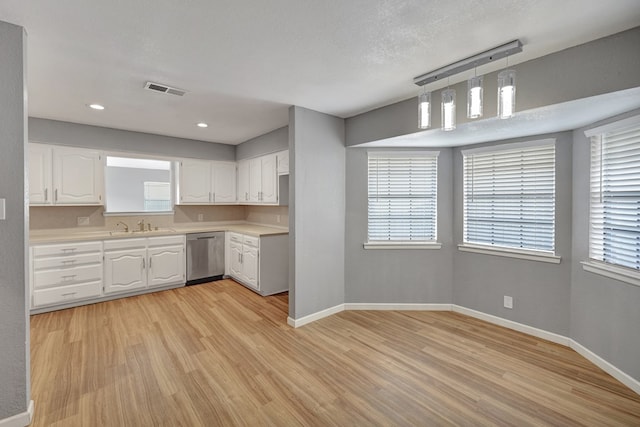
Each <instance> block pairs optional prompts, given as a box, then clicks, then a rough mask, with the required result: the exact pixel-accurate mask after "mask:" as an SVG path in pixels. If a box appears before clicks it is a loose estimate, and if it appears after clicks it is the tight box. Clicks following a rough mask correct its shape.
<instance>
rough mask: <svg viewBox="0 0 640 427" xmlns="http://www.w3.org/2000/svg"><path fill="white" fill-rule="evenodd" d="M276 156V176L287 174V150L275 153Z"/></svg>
mask: <svg viewBox="0 0 640 427" xmlns="http://www.w3.org/2000/svg"><path fill="white" fill-rule="evenodd" d="M276 154H277V156H278V175H287V174H289V150H285V151H281V152H279V153H276Z"/></svg>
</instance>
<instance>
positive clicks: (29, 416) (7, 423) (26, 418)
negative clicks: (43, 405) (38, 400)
mask: <svg viewBox="0 0 640 427" xmlns="http://www.w3.org/2000/svg"><path fill="white" fill-rule="evenodd" d="M33 410H34V406H33V400H31V401H30V402H29V407H28V408H27V410H26V411H25V412H22V413H20V414H16V415H14V416H12V417H9V418H5V419H4V420H0V427H26V426H28V425H29V424H31V420H33Z"/></svg>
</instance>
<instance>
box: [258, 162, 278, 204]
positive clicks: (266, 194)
mask: <svg viewBox="0 0 640 427" xmlns="http://www.w3.org/2000/svg"><path fill="white" fill-rule="evenodd" d="M261 160H262V170H261V174H260V177H261V182H262V194H261V198H260V201H261V202H262V203H278V184H277V182H278V181H277V180H278V171H277V167H276V155H275V154H270V155H268V156H264V157H262V159H261Z"/></svg>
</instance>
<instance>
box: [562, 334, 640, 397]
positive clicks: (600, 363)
mask: <svg viewBox="0 0 640 427" xmlns="http://www.w3.org/2000/svg"><path fill="white" fill-rule="evenodd" d="M569 341H570V343H569V344H570V345H569V346H570V347H571V348H572V349H574V350H575V351H576V352H577V353H578V354H580V355H581V356H582V357H584V358H585V359H587V360H588V361H590V362H591V363H593V364H594V365H596V366H597V367H598V368H600V369H602V370H603V371H605V372H606V373H607V374H609V375H611V376H612V377H613V378H615V379H617V380H618V381H620V382H621V383H622V384H624V385H626V386H627V387H629V388H630V389H631V390H633V391H635V392H636V393H638V394H640V381H638V380H636V379H635V378H633V377H631V376H630V375H628V374H626V373H624V372H623V371H621V370H620V369H618V368H616V367H615V366H613V365H612V364H611V363H609V362H607V361H606V360H604V359H603V358H602V357H600V356H598V355H597V354H595V353H594V352H592V351H591V350H589V349H588V348H586V347H585V346H583V345H582V344H580V343H579V342H577V341H575V340H573V339H571V340H569Z"/></svg>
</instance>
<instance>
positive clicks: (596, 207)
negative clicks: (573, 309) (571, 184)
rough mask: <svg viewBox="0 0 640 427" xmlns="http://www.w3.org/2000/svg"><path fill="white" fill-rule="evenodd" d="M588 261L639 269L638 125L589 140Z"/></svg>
mask: <svg viewBox="0 0 640 427" xmlns="http://www.w3.org/2000/svg"><path fill="white" fill-rule="evenodd" d="M590 187H591V208H590V230H589V257H590V258H592V259H595V260H598V261H603V262H607V263H610V264H616V265H620V266H623V267H628V268H633V269H636V270H638V269H640V125H638V124H636V125H635V126H633V127H631V128H626V129H624V130H619V131H612V132H608V133H603V134H601V135H596V136H593V137H592V138H591V184H590Z"/></svg>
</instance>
